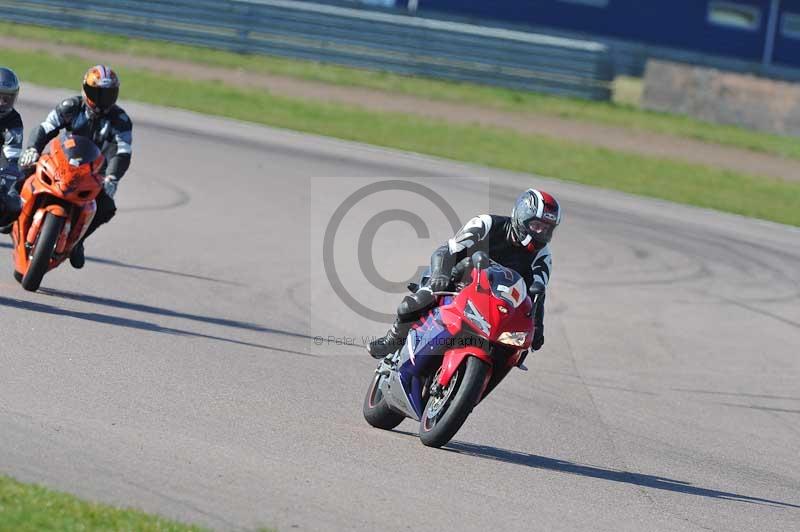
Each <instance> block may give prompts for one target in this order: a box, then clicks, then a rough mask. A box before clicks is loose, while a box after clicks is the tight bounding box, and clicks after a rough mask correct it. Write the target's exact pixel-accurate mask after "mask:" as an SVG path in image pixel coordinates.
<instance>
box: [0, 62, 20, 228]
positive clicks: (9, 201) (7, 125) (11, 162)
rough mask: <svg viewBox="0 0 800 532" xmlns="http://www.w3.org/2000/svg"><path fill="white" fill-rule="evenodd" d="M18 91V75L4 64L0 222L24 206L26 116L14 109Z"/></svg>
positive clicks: (0, 81) (0, 89) (0, 92)
mask: <svg viewBox="0 0 800 532" xmlns="http://www.w3.org/2000/svg"><path fill="white" fill-rule="evenodd" d="M18 94H19V79H18V78H17V75H16V74H14V72H13V71H12V70H11V69H9V68H5V67H0V226H4V225H7V224H9V223H11V222H13V221H14V220H16V218H17V216H18V215H19V212H20V209H21V207H22V206H21V202H20V199H19V194H18V190H17V188H16V184H17V180H18V179H19V177H20V174H19V169H18V167H17V161H18V160H19V156H20V155H21V154H22V117H20V115H19V113H18V112H17V111H16V109H14V104H15V103H16V101H17V95H18Z"/></svg>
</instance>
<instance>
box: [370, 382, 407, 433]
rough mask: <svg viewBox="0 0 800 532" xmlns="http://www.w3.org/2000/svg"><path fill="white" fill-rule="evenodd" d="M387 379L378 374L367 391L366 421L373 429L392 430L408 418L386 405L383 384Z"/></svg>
mask: <svg viewBox="0 0 800 532" xmlns="http://www.w3.org/2000/svg"><path fill="white" fill-rule="evenodd" d="M386 378H387V377H386V376H385V375H381V374H380V373H376V374H375V375H374V376H373V378H372V381H371V382H370V383H369V388H368V389H367V396H366V397H364V409H363V410H364V419H366V420H367V423H369V424H370V425H372V426H373V427H376V428H379V429H384V430H392V429H393V428H395V427H396V426H397V425H399V424H400V423H402V422H403V420H404V419H405V418H406V417H405V416H404V415H403V414H398V413H397V412H395V411H394V410H392V409H391V408H389V405H388V404H387V403H386V398H385V397H384V396H383V393H382V392H381V383H382V382H383V380H384V379H386Z"/></svg>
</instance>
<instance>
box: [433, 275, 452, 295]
mask: <svg viewBox="0 0 800 532" xmlns="http://www.w3.org/2000/svg"><path fill="white" fill-rule="evenodd" d="M429 285H430V287H431V290H432V291H434V292H444V291H446V290H447V289H448V288H449V287H450V277H448V276H447V275H444V274H442V273H438V274H435V275H432V276H431V280H430V283H429Z"/></svg>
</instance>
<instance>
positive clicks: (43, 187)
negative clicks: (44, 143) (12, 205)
mask: <svg viewBox="0 0 800 532" xmlns="http://www.w3.org/2000/svg"><path fill="white" fill-rule="evenodd" d="M104 160H105V159H104V157H103V154H102V153H100V150H99V149H98V148H97V146H96V145H95V144H94V142H92V141H91V140H90V139H88V138H86V137H79V136H74V135H72V134H69V133H64V134H62V135H61V136H60V137H58V138H55V139H53V140H52V141H50V144H48V149H47V150H45V153H44V154H43V155H42V156H41V158H40V159H39V162H38V163H37V164H36V168H35V169H34V170H33V173H32V174H31V175H30V176H29V177H28V178H27V179H26V180H25V183H24V184H23V185H22V191H21V192H20V197H21V198H22V204H23V206H22V212H21V213H20V215H19V218H17V221H16V222H15V223H14V226H13V228H12V230H11V235H12V238H13V239H14V270H15V271H14V278H15V279H16V280H17V281H18V282H19V283H21V284H22V287H23V288H24V289H25V290H29V291H32V292H35V291H36V290H38V289H39V285H40V284H41V283H42V278H43V277H44V274H45V273H47V272H48V271H50V270H52V269H53V268H56V267H57V266H58V265H59V264H61V263H62V262H64V260H65V259H66V258H67V257H69V254H70V252H71V251H72V248H73V247H75V245H76V244H77V243H78V242H80V240H81V238H83V235H84V234H86V230H87V229H88V228H89V224H90V223H92V219H93V218H94V215H95V212H96V210H97V207H96V205H95V198H96V197H97V195H98V194H100V191H102V190H103V176H102V175H101V173H100V170H101V168H102V166H103V162H104Z"/></svg>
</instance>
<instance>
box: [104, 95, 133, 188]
mask: <svg viewBox="0 0 800 532" xmlns="http://www.w3.org/2000/svg"><path fill="white" fill-rule="evenodd" d="M112 127H113V132H112V134H113V140H112V146H113V147H114V151H113V153H112V154H109V161H108V168H107V169H106V175H110V176H114V177H116V178H117V180H119V179H122V176H124V175H125V172H127V171H128V168H129V167H130V165H131V155H132V153H133V150H132V148H131V144H132V143H133V123H132V122H131V119H130V117H128V115H127V114H125V112H124V111H120V113H119V114H118V115H116V116H115V117H114V118H113V122H112Z"/></svg>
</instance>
